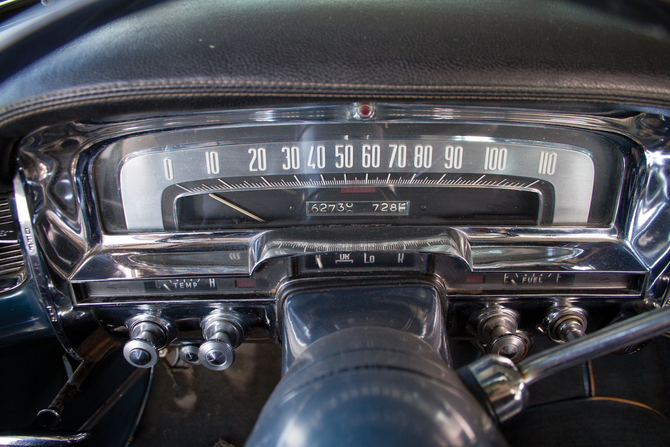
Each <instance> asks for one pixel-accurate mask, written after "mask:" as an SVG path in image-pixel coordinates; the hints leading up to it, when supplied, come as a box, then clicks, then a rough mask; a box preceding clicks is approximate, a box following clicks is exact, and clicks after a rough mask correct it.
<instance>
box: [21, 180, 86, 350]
mask: <svg viewBox="0 0 670 447" xmlns="http://www.w3.org/2000/svg"><path fill="white" fill-rule="evenodd" d="M24 181H25V177H24V175H23V171H22V170H19V172H18V173H17V174H16V177H14V200H15V203H16V215H17V219H18V225H19V229H20V231H21V237H20V238H19V239H20V241H21V245H22V246H23V251H24V254H25V258H26V264H27V265H28V268H29V270H30V274H31V275H32V277H33V278H34V279H35V283H36V284H37V287H38V290H39V292H40V300H41V302H42V305H43V306H44V308H45V310H46V312H47V314H48V315H49V321H50V322H51V326H52V327H53V329H54V331H55V332H56V335H57V336H58V339H59V341H60V342H61V344H62V345H63V348H64V349H65V351H66V352H67V353H68V354H69V355H70V356H71V357H73V358H75V359H77V360H83V359H82V358H81V356H80V355H79V354H78V353H77V351H76V350H75V349H74V347H73V346H72V345H71V344H70V342H69V340H68V338H67V336H66V334H65V330H64V329H63V325H62V322H61V318H60V312H62V311H63V310H68V309H71V308H72V303H71V302H69V301H68V302H65V298H61V299H59V297H58V296H57V295H56V292H55V287H54V286H53V284H52V283H51V279H50V278H49V276H48V274H47V271H46V268H45V266H44V263H43V261H42V256H41V255H40V252H39V250H38V243H37V237H36V234H35V230H34V229H33V225H32V219H31V215H30V208H29V205H28V201H27V199H26V192H25V190H24V189H23V182H24Z"/></svg>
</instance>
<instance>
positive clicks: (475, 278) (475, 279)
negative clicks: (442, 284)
mask: <svg viewBox="0 0 670 447" xmlns="http://www.w3.org/2000/svg"><path fill="white" fill-rule="evenodd" d="M465 282H466V283H468V284H481V283H483V282H484V275H470V276H466V277H465Z"/></svg>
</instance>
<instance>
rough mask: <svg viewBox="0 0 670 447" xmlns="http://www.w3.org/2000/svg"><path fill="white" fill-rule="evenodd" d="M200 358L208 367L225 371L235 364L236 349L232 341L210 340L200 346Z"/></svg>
mask: <svg viewBox="0 0 670 447" xmlns="http://www.w3.org/2000/svg"><path fill="white" fill-rule="evenodd" d="M198 358H199V359H200V363H202V364H203V365H204V366H205V367H206V368H209V369H212V370H214V371H223V370H224V369H228V368H229V367H230V365H232V364H233V361H234V360H235V350H234V349H233V346H232V345H231V344H230V343H227V342H225V341H223V340H210V341H206V342H205V343H203V344H202V345H201V346H200V351H199V354H198Z"/></svg>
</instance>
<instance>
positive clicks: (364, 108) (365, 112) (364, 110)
mask: <svg viewBox="0 0 670 447" xmlns="http://www.w3.org/2000/svg"><path fill="white" fill-rule="evenodd" d="M358 111H359V112H360V114H361V116H362V117H363V118H368V117H369V116H370V115H372V107H371V106H370V104H361V106H360V107H359V108H358Z"/></svg>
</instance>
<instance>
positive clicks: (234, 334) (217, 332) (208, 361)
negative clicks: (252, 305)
mask: <svg viewBox="0 0 670 447" xmlns="http://www.w3.org/2000/svg"><path fill="white" fill-rule="evenodd" d="M202 335H203V336H204V337H205V340H206V341H205V342H204V343H203V344H202V345H200V349H199V350H198V359H199V360H200V363H202V364H203V365H204V366H205V367H206V368H209V369H212V370H214V371H223V370H224V369H228V368H229V367H230V365H232V364H233V361H234V360H235V348H236V347H237V346H239V345H240V343H242V340H243V339H244V330H243V329H242V326H241V324H240V323H239V322H238V321H237V320H236V319H234V318H232V317H231V316H224V315H214V316H211V317H209V318H206V319H205V320H204V321H203V322H202Z"/></svg>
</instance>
